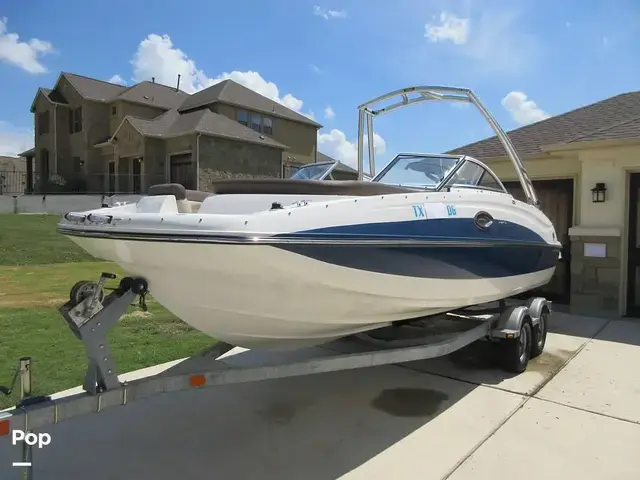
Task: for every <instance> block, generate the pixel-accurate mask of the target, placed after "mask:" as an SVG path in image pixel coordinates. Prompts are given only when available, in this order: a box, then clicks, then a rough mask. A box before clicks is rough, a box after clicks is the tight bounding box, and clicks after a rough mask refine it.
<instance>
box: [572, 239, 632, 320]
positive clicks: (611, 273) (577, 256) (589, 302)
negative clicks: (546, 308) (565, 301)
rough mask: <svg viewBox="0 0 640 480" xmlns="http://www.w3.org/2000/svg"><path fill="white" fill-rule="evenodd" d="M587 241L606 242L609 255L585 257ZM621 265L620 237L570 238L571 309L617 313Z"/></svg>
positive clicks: (583, 311) (584, 311) (592, 312)
mask: <svg viewBox="0 0 640 480" xmlns="http://www.w3.org/2000/svg"><path fill="white" fill-rule="evenodd" d="M585 243H604V244H606V245H607V256H606V258H592V257H585V256H584V244H585ZM621 268H622V261H621V248H620V237H599V236H598V237H594V236H581V237H571V311H572V312H575V313H585V314H597V313H604V314H608V315H616V316H617V315H618V304H619V297H620V278H621V277H620V272H621Z"/></svg>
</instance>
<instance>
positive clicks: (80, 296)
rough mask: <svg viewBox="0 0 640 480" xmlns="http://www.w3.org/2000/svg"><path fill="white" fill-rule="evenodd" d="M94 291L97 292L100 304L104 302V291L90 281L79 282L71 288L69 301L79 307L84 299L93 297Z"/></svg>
mask: <svg viewBox="0 0 640 480" xmlns="http://www.w3.org/2000/svg"><path fill="white" fill-rule="evenodd" d="M96 290H98V298H97V300H98V301H99V302H102V301H103V300H104V290H103V289H102V286H101V285H99V284H98V283H97V282H92V281H90V280H80V281H79V282H78V283H76V284H75V285H74V286H73V287H71V291H70V292H69V300H71V303H72V304H74V305H79V304H80V303H82V301H83V300H84V299H85V298H88V297H90V296H91V295H93V294H94V292H95V291H96Z"/></svg>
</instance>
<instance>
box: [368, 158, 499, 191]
mask: <svg viewBox="0 0 640 480" xmlns="http://www.w3.org/2000/svg"><path fill="white" fill-rule="evenodd" d="M406 158H415V159H419V158H434V159H443V158H446V159H450V160H455V161H456V162H455V163H454V164H453V166H452V167H450V168H449V169H448V170H447V171H446V174H445V175H444V176H443V177H442V178H441V179H440V181H439V182H438V183H435V184H433V185H426V184H420V183H393V184H394V185H399V186H403V187H409V188H421V189H424V190H428V191H434V192H439V191H441V190H442V189H444V188H471V189H476V190H490V191H494V192H500V193H507V194H508V193H509V192H508V191H507V189H506V187H505V186H504V184H503V183H502V181H501V180H500V179H499V178H498V176H497V175H496V174H495V173H494V172H493V171H492V170H491V169H490V168H489V167H488V166H487V165H486V164H485V163H483V162H481V161H480V160H478V159H476V158H473V157H469V156H467V155H448V154H435V153H434V154H432V153H399V154H397V155H396V156H395V157H394V158H393V160H391V161H390V162H389V163H387V164H386V165H385V166H384V168H383V169H382V170H381V171H380V173H378V174H377V175H376V176H375V177H374V178H373V179H372V180H371V181H372V182H376V183H388V182H385V181H384V177H385V175H387V174H388V173H389V172H390V171H391V170H392V169H393V168H394V166H396V165H397V164H398V162H400V161H402V160H404V159H406ZM469 163H472V164H475V165H477V166H478V167H480V168H481V169H482V170H484V173H483V174H482V176H481V177H480V178H478V182H480V181H481V180H482V178H484V176H483V175H484V174H489V175H490V176H491V178H492V179H493V180H495V182H496V184H497V185H498V188H492V187H488V186H482V185H478V184H477V183H476V184H475V185H471V184H468V183H452V180H453V179H454V178H455V177H456V174H458V173H459V172H460V170H461V169H462V168H463V167H464V166H465V165H466V164H469Z"/></svg>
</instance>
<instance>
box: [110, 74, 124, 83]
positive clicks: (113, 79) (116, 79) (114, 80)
mask: <svg viewBox="0 0 640 480" xmlns="http://www.w3.org/2000/svg"><path fill="white" fill-rule="evenodd" d="M107 82H109V83H117V84H118V85H126V84H127V82H126V80H125V79H124V78H122V77H121V76H120V75H118V74H117V73H116V74H115V75H114V76H113V77H111V78H110V79H109V80H107Z"/></svg>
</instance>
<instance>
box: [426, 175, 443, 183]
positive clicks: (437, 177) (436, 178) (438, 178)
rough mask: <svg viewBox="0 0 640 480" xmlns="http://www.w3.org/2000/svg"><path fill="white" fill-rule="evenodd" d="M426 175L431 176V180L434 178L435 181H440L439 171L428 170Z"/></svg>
mask: <svg viewBox="0 0 640 480" xmlns="http://www.w3.org/2000/svg"><path fill="white" fill-rule="evenodd" d="M425 175H426V176H427V177H429V178H430V179H431V180H433V181H434V182H435V183H440V180H441V179H440V175H438V174H437V173H433V172H426V173H425Z"/></svg>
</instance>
